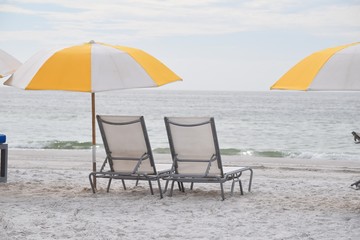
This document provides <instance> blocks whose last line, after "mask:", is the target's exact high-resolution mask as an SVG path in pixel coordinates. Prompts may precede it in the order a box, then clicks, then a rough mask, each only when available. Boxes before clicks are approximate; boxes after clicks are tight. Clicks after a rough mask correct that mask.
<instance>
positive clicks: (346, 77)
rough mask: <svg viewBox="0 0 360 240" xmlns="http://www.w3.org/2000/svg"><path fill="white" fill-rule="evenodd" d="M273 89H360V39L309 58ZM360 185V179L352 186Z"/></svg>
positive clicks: (316, 53) (279, 81)
mask: <svg viewBox="0 0 360 240" xmlns="http://www.w3.org/2000/svg"><path fill="white" fill-rule="evenodd" d="M270 89H271V90H273V89H278V90H304V91H360V42H357V43H351V44H347V45H343V46H339V47H333V48H328V49H325V50H322V51H318V52H315V53H313V54H311V55H310V56H308V57H306V58H305V59H303V60H302V61H300V62H299V63H298V64H296V65H295V66H294V67H293V68H291V69H290V70H289V71H288V72H287V73H285V75H284V76H282V77H281V78H280V79H279V80H278V81H277V82H275V84H274V85H272V86H271V88H270ZM354 185H355V186H356V187H357V188H359V187H360V180H359V181H357V182H355V183H353V184H351V186H354Z"/></svg>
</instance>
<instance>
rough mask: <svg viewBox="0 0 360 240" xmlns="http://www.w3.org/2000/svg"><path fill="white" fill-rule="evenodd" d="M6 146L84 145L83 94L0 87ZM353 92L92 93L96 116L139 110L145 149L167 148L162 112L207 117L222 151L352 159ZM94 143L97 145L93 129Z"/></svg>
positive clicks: (86, 102) (357, 117) (356, 106)
mask: <svg viewBox="0 0 360 240" xmlns="http://www.w3.org/2000/svg"><path fill="white" fill-rule="evenodd" d="M0 98H1V101H0V133H3V134H6V135H7V143H8V144H9V148H32V149H46V148H64V149H86V148H90V146H91V96H90V94H89V93H78V92H62V91H24V90H20V89H15V88H11V87H0ZM359 110H360V93H358V92H292V91H265V92H236V91H229V92H221V91H211V92H210V91H170V90H161V88H158V89H150V90H149V89H144V90H120V91H111V92H104V93H97V94H96V111H97V113H98V114H120V115H143V116H144V117H145V121H146V125H147V129H148V133H149V137H150V140H151V145H152V148H153V149H154V151H155V152H157V153H161V152H168V148H169V147H168V142H167V135H166V131H165V126H164V121H163V117H164V116H213V117H214V118H215V123H216V127H217V132H218V138H219V143H220V148H221V149H222V153H223V154H228V155H247V156H262V157H287V158H308V159H329V160H332V159H359V161H360V144H355V143H354V140H353V137H352V135H351V132H352V131H359V132H360V114H359V112H360V111H359ZM97 142H98V144H99V148H102V141H101V137H100V133H99V131H98V130H97Z"/></svg>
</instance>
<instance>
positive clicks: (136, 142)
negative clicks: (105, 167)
mask: <svg viewBox="0 0 360 240" xmlns="http://www.w3.org/2000/svg"><path fill="white" fill-rule="evenodd" d="M96 118H97V121H98V124H99V128H100V132H101V137H102V139H103V143H104V147H105V151H106V155H107V158H108V161H109V164H110V168H111V170H112V171H114V172H121V173H126V174H130V173H142V174H144V173H147V174H155V173H156V168H155V164H154V158H153V155H152V151H151V146H150V141H149V137H148V135H147V130H146V126H145V120H144V117H142V116H110V115H102V116H99V115H97V116H96ZM140 159H144V160H143V161H141V164H140V161H139V160H140Z"/></svg>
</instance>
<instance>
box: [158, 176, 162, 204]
mask: <svg viewBox="0 0 360 240" xmlns="http://www.w3.org/2000/svg"><path fill="white" fill-rule="evenodd" d="M157 182H158V186H159V192H160V199H162V198H163V193H162V190H161V184H160V179H159V178H158V179H157Z"/></svg>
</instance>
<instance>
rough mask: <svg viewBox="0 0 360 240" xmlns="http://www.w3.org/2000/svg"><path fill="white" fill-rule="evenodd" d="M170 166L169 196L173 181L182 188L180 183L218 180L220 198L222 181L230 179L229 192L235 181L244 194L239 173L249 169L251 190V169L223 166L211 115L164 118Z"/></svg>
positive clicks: (232, 188)
mask: <svg viewBox="0 0 360 240" xmlns="http://www.w3.org/2000/svg"><path fill="white" fill-rule="evenodd" d="M164 120H165V126H166V130H167V134H168V139H169V144H170V150H171V155H172V159H173V169H172V173H171V174H170V176H169V177H168V178H167V179H168V180H172V185H171V191H170V196H171V195H172V190H173V186H174V182H178V183H180V184H179V186H180V188H181V190H182V191H184V187H183V182H190V183H191V188H192V186H193V184H194V183H196V182H199V183H220V187H221V197H222V199H223V200H224V199H225V195H224V189H223V183H224V182H226V181H230V180H231V181H232V186H231V194H232V193H233V190H234V185H235V183H236V182H238V183H239V186H240V192H241V194H243V190H242V182H241V180H240V176H241V175H242V173H243V172H244V171H249V173H250V179H249V186H248V190H249V191H250V190H251V183H252V177H253V170H252V169H251V168H250V167H223V166H222V161H221V155H220V149H219V143H218V138H217V134H216V128H215V121H214V118H212V117H165V118H164Z"/></svg>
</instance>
